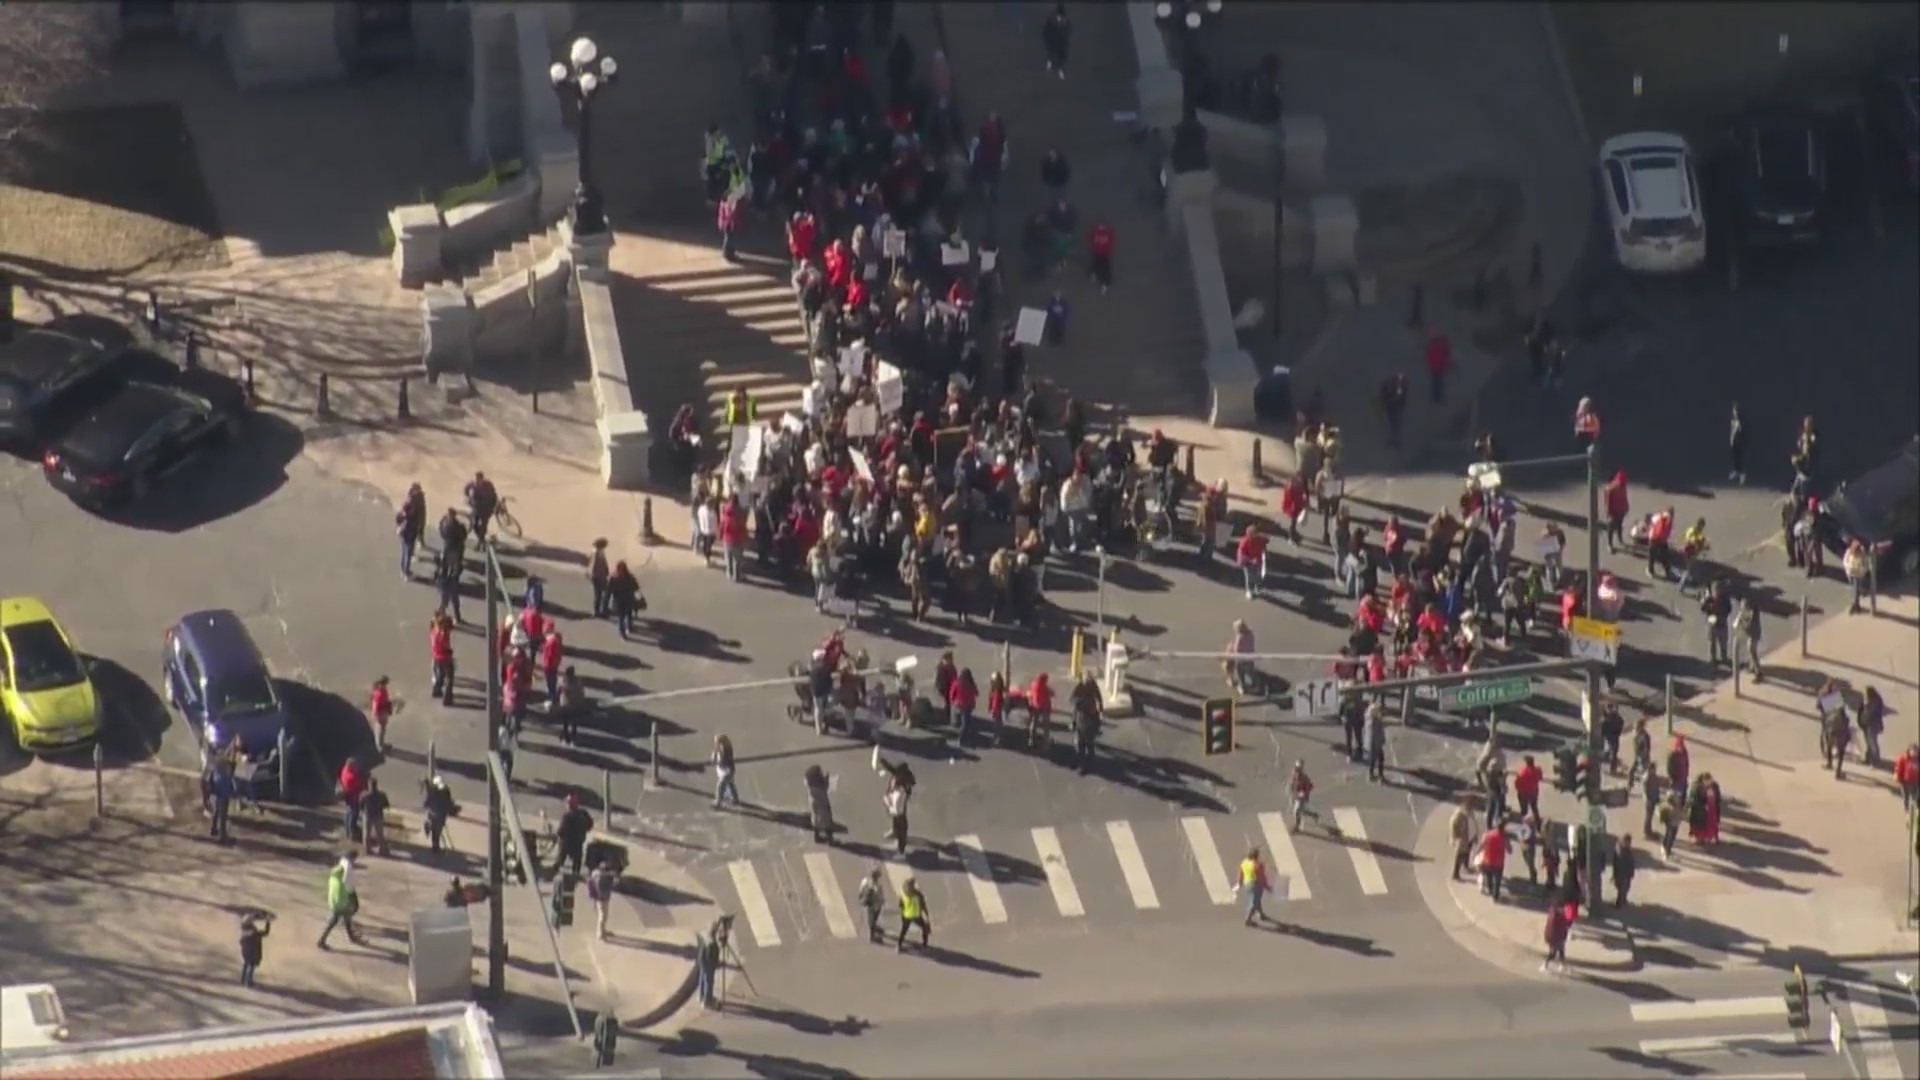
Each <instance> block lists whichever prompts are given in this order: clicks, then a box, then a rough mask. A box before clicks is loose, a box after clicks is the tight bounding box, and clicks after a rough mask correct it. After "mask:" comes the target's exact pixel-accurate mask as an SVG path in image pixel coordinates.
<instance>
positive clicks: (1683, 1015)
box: [1629, 996, 1787, 1024]
mask: <svg viewBox="0 0 1920 1080" xmlns="http://www.w3.org/2000/svg"><path fill="white" fill-rule="evenodd" d="M1629 1012H1631V1013H1632V1014H1633V1022H1634V1023H1636V1024H1663V1023H1668V1022H1671V1021H1675V1020H1744V1019H1749V1018H1751V1019H1766V1018H1773V1017H1779V1018H1781V1019H1784V1018H1785V1017H1786V1015H1787V1001H1786V998H1784V997H1779V996H1775V997H1746V998H1706V999H1704V1000H1701V1001H1651V1002H1643V1003H1641V1004H1639V1005H1635V1006H1633V1007H1632V1008H1631V1009H1630V1010H1629Z"/></svg>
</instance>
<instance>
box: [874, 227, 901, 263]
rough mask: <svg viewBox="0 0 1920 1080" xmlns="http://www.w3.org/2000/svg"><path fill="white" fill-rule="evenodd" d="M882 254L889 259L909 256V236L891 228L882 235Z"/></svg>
mask: <svg viewBox="0 0 1920 1080" xmlns="http://www.w3.org/2000/svg"><path fill="white" fill-rule="evenodd" d="M880 253H881V254H882V255H885V256H886V257H887V258H889V259H902V258H905V257H906V254H907V234H906V233H905V232H903V231H901V230H899V229H895V228H892V227H889V228H888V229H887V230H886V231H884V232H882V233H881V234H880Z"/></svg>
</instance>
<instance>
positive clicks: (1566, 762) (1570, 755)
mask: <svg viewBox="0 0 1920 1080" xmlns="http://www.w3.org/2000/svg"><path fill="white" fill-rule="evenodd" d="M1579 769H1580V757H1579V755H1578V754H1577V753H1576V752H1575V751H1574V749H1573V747H1571V746H1563V747H1561V748H1560V749H1558V750H1555V751H1554V752H1553V789H1554V790H1555V791H1573V790H1575V789H1576V788H1578V787H1579V786H1580V782H1579V777H1578V772H1579Z"/></svg>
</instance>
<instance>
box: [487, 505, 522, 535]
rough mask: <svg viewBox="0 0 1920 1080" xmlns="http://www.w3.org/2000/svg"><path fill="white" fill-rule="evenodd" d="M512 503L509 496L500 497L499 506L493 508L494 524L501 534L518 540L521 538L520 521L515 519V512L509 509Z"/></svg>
mask: <svg viewBox="0 0 1920 1080" xmlns="http://www.w3.org/2000/svg"><path fill="white" fill-rule="evenodd" d="M510 501H511V500H510V499H509V498H508V497H507V496H505V495H502V496H500V502H499V504H498V505H497V506H495V507H494V508H493V524H494V525H496V526H498V527H499V529H500V531H501V532H504V533H506V534H507V535H508V536H511V537H513V538H514V539H515V540H518V539H520V536H521V532H520V519H519V518H517V517H514V516H513V512H512V511H511V510H508V509H507V504H508V502H510Z"/></svg>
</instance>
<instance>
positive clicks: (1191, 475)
mask: <svg viewBox="0 0 1920 1080" xmlns="http://www.w3.org/2000/svg"><path fill="white" fill-rule="evenodd" d="M1193 450H1194V447H1193V444H1192V443H1188V444H1187V483H1189V484H1191V483H1194V481H1195V473H1194V468H1193Z"/></svg>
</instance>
